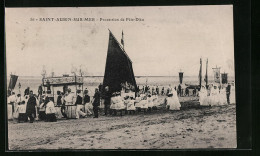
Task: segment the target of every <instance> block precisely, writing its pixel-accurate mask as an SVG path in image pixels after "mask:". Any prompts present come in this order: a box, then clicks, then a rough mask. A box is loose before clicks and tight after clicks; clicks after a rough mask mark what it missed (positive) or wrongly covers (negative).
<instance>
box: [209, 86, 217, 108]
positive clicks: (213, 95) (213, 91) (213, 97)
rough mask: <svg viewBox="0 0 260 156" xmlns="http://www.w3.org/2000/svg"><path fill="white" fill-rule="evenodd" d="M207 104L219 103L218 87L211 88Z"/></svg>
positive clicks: (215, 104)
mask: <svg viewBox="0 0 260 156" xmlns="http://www.w3.org/2000/svg"><path fill="white" fill-rule="evenodd" d="M209 104H210V105H211V106H218V105H219V91H218V89H214V88H211V93H210V97H209Z"/></svg>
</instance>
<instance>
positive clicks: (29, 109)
mask: <svg viewBox="0 0 260 156" xmlns="http://www.w3.org/2000/svg"><path fill="white" fill-rule="evenodd" d="M29 95H30V97H29V99H28V102H27V106H26V114H27V116H28V117H29V118H30V123H33V121H34V117H35V116H36V110H35V106H36V98H35V97H34V95H33V91H32V90H31V91H30V94H29Z"/></svg>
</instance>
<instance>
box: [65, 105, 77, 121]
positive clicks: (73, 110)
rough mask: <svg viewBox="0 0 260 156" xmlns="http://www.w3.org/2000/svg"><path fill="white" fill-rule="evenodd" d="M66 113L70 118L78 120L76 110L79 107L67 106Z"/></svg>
mask: <svg viewBox="0 0 260 156" xmlns="http://www.w3.org/2000/svg"><path fill="white" fill-rule="evenodd" d="M65 107H66V109H65V112H66V115H67V117H68V118H70V119H75V118H76V108H77V106H65Z"/></svg>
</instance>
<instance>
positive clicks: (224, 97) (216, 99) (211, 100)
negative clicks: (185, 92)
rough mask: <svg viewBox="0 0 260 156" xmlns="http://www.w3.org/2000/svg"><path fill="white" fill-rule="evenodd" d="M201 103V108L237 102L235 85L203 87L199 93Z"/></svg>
mask: <svg viewBox="0 0 260 156" xmlns="http://www.w3.org/2000/svg"><path fill="white" fill-rule="evenodd" d="M199 102H200V105H201V106H221V105H226V104H233V103H236V102H235V85H234V83H229V84H227V86H223V85H222V86H217V85H212V86H211V87H208V89H207V88H206V87H205V86H202V87H201V89H200V91H199Z"/></svg>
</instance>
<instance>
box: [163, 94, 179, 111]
mask: <svg viewBox="0 0 260 156" xmlns="http://www.w3.org/2000/svg"><path fill="white" fill-rule="evenodd" d="M166 102H167V104H166V106H169V107H170V108H169V109H170V110H180V108H181V105H180V103H179V102H178V101H177V100H176V98H175V97H173V96H172V97H167V98H166Z"/></svg>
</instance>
